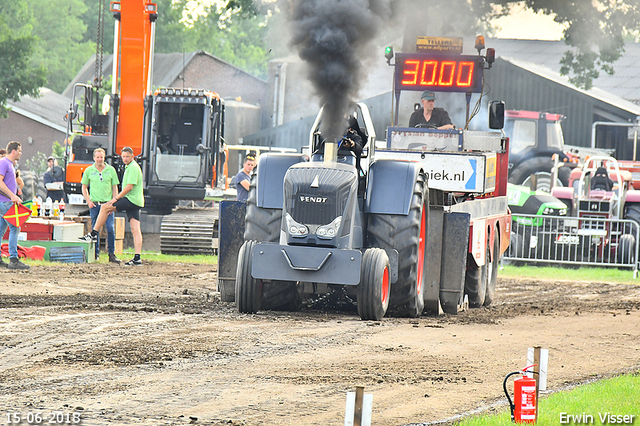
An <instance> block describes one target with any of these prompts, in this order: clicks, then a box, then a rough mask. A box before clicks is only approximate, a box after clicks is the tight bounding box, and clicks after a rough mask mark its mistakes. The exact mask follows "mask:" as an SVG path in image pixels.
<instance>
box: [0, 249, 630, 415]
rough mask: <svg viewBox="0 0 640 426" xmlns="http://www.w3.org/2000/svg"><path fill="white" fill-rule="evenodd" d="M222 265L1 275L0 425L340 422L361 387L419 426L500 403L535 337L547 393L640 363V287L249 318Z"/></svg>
mask: <svg viewBox="0 0 640 426" xmlns="http://www.w3.org/2000/svg"><path fill="white" fill-rule="evenodd" d="M215 276H216V271H215V267H212V266H210V265H183V264H161V263H154V262H147V263H146V264H145V265H143V266H141V267H136V268H126V267H119V266H111V265H104V264H98V265H94V264H85V265H79V266H78V265H73V266H67V265H51V266H49V265H47V266H36V267H34V268H32V270H31V271H29V272H19V273H15V272H10V271H7V270H6V269H5V270H0V283H1V284H0V354H1V357H0V422H1V423H2V424H6V423H8V417H7V415H8V414H10V413H19V414H20V415H21V416H23V417H25V418H26V416H27V415H28V414H29V413H38V412H40V413H43V414H44V415H45V416H46V415H48V414H50V413H52V412H53V413H58V412H60V413H63V414H65V415H66V414H69V413H74V412H77V413H79V414H80V416H81V418H82V422H81V423H82V424H83V425H107V424H109V425H114V424H115V425H180V424H201V425H222V424H225V425H290V424H291V425H323V426H324V425H329V424H331V425H340V424H343V422H344V420H343V419H344V409H345V396H346V392H347V391H351V390H354V388H355V386H365V392H366V393H372V394H373V401H374V402H373V424H375V425H405V424H420V423H427V422H433V421H438V420H442V419H448V418H451V417H452V416H455V415H458V414H461V413H465V412H468V411H470V410H475V409H478V408H481V407H486V406H487V405H491V404H494V406H493V408H490V409H504V408H505V407H504V405H498V406H497V407H496V406H495V403H496V402H499V401H501V400H502V399H503V394H502V379H503V378H504V376H505V375H506V374H507V373H509V372H511V371H514V370H517V369H519V368H522V367H524V366H525V362H526V350H527V347H531V346H534V345H541V346H542V347H545V348H548V349H549V352H550V360H549V388H550V389H551V390H557V389H562V388H564V387H566V386H567V385H569V384H574V383H580V382H583V381H586V380H589V379H591V378H594V377H600V376H608V375H611V374H616V373H620V372H626V371H633V370H637V369H638V368H640V286H633V285H618V284H607V283H586V282H555V281H531V280H517V279H499V282H498V287H499V288H498V292H497V300H496V302H495V304H494V305H493V306H491V307H490V308H483V309H474V310H470V311H467V312H464V313H462V314H459V315H457V316H448V315H446V316H443V317H438V318H436V317H426V316H425V317H422V318H419V319H396V318H389V319H384V320H383V321H380V322H367V321H361V320H360V319H359V318H358V316H357V313H356V311H355V309H354V307H353V306H349V305H348V304H347V305H346V306H341V308H340V309H335V308H334V309H326V308H322V309H320V308H317V306H320V305H323V306H324V304H320V303H316V304H308V305H309V306H305V307H304V308H303V310H302V311H300V312H295V313H283V312H263V313H259V314H257V315H241V314H238V313H236V312H235V310H234V305H233V304H226V303H222V302H220V298H219V293H218V292H217V291H216V284H215ZM636 414H637V413H636ZM46 418H47V419H49V417H46ZM44 423H45V421H43V424H44ZM22 424H29V422H28V421H27V420H26V419H25V420H24V421H23V423H22Z"/></svg>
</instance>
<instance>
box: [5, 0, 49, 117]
mask: <svg viewBox="0 0 640 426" xmlns="http://www.w3.org/2000/svg"><path fill="white" fill-rule="evenodd" d="M31 24H32V20H31V17H30V16H29V13H28V8H27V4H26V2H25V1H21V0H17V1H10V2H2V3H0V117H3V118H4V117H7V115H8V109H7V107H6V105H7V101H8V100H12V101H18V100H19V99H20V97H21V96H24V95H29V96H34V97H37V96H39V89H40V87H42V86H43V85H44V83H45V81H46V80H45V74H46V70H45V69H44V67H43V66H42V65H40V66H32V65H30V62H31V57H32V55H33V53H34V46H35V44H36V39H35V37H34V36H33V35H32V34H31V30H32V26H31Z"/></svg>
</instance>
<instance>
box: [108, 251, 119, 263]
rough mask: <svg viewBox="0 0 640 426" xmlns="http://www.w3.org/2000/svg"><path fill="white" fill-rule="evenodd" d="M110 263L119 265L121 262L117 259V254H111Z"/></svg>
mask: <svg viewBox="0 0 640 426" xmlns="http://www.w3.org/2000/svg"><path fill="white" fill-rule="evenodd" d="M109 262H111V263H118V264H119V263H120V262H121V260H120V259H118V258H117V257H116V255H115V253H109Z"/></svg>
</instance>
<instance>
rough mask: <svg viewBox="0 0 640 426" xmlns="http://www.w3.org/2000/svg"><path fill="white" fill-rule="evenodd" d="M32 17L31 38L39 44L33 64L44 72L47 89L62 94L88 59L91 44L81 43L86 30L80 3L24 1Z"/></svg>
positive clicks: (92, 50) (70, 0) (56, 0)
mask: <svg viewBox="0 0 640 426" xmlns="http://www.w3.org/2000/svg"><path fill="white" fill-rule="evenodd" d="M26 3H27V4H28V5H29V10H30V13H31V14H32V16H33V22H34V23H37V24H34V26H33V35H34V36H36V37H38V39H39V41H38V43H37V45H36V48H35V52H34V60H36V61H38V62H39V63H41V64H42V65H44V67H45V68H46V69H47V73H48V74H47V83H46V84H47V87H49V88H50V89H52V90H55V91H56V92H62V91H63V90H64V89H65V87H66V86H67V84H68V83H69V81H71V79H72V78H73V76H75V74H76V73H77V72H78V70H79V69H80V68H81V67H82V65H83V64H84V62H85V61H86V60H87V58H88V57H90V56H91V54H92V53H94V51H95V43H93V42H91V41H82V40H83V37H84V35H85V33H86V32H87V26H86V25H85V24H84V23H83V22H82V19H81V17H82V14H83V13H85V12H86V11H87V6H85V4H84V2H83V0H47V1H45V2H43V1H41V0H26Z"/></svg>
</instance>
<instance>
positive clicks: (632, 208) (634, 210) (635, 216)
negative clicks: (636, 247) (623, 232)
mask: <svg viewBox="0 0 640 426" xmlns="http://www.w3.org/2000/svg"><path fill="white" fill-rule="evenodd" d="M624 210H625V212H624V218H625V219H629V220H633V221H634V222H635V223H637V224H638V226H640V203H628V204H627V205H626V206H625V207H624ZM629 228H631V227H629ZM628 231H629V233H632V232H635V229H629V230H628Z"/></svg>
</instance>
